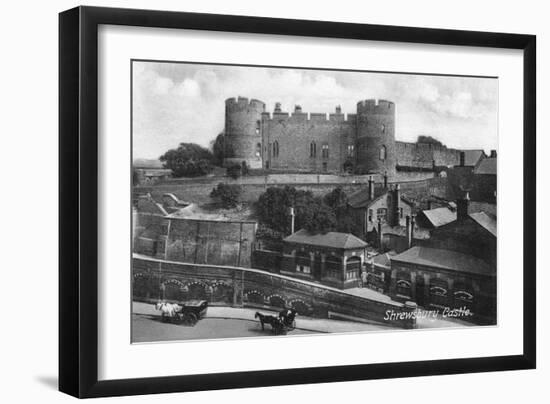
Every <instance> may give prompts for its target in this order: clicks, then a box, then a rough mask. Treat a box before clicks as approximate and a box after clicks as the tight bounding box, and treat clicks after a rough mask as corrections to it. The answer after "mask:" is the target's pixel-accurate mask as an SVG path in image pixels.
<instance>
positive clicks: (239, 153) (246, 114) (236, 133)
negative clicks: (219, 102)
mask: <svg viewBox="0 0 550 404" xmlns="http://www.w3.org/2000/svg"><path fill="white" fill-rule="evenodd" d="M264 111H265V104H264V103H263V102H261V101H258V100H254V99H252V100H249V99H248V98H244V97H239V98H229V99H227V100H226V101H225V136H224V166H226V167H227V166H230V165H232V164H242V162H243V161H244V162H245V163H246V164H247V166H248V167H250V168H261V167H262V159H261V142H262V137H261V134H260V121H261V115H262V112H264Z"/></svg>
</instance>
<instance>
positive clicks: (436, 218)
mask: <svg viewBox="0 0 550 404" xmlns="http://www.w3.org/2000/svg"><path fill="white" fill-rule="evenodd" d="M422 214H423V215H424V216H425V217H426V219H427V220H428V221H429V222H430V223H431V224H432V226H433V227H439V226H443V225H444V224H447V223H451V222H453V221H455V220H456V212H453V211H452V210H451V209H449V208H446V207H443V208H436V209H430V210H423V211H422Z"/></svg>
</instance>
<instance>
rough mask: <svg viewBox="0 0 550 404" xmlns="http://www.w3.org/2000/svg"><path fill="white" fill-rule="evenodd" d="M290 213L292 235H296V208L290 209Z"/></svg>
mask: <svg viewBox="0 0 550 404" xmlns="http://www.w3.org/2000/svg"><path fill="white" fill-rule="evenodd" d="M289 213H290V234H294V216H295V214H294V208H293V207H290V209H289Z"/></svg>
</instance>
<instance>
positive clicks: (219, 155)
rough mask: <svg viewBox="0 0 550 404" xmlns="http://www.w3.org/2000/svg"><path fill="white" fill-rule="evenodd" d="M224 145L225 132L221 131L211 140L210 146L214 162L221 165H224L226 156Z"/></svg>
mask: <svg viewBox="0 0 550 404" xmlns="http://www.w3.org/2000/svg"><path fill="white" fill-rule="evenodd" d="M224 145H225V135H224V132H221V133H220V134H218V136H216V139H214V140H213V141H211V142H210V147H211V149H212V156H213V160H212V164H214V165H216V166H219V167H221V166H222V165H223V157H224V153H225V152H224Z"/></svg>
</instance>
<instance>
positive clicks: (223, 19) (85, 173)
mask: <svg viewBox="0 0 550 404" xmlns="http://www.w3.org/2000/svg"><path fill="white" fill-rule="evenodd" d="M100 24H113V25H125V26H140V27H156V28H181V29H194V30H208V31H226V32H244V33H260V34H276V35H291V36H309V37H319V38H344V39H359V40H371V41H372V40H375V41H386V42H403V43H422V44H439V45H449V46H453V45H462V46H475V47H488V48H509V49H519V50H522V51H523V61H524V62H523V63H524V65H523V66H524V77H523V85H524V88H523V114H524V115H523V119H524V122H523V142H524V143H523V145H524V166H523V170H524V187H523V201H524V202H523V203H524V211H523V217H524V221H523V226H524V228H523V251H524V259H523V265H524V266H523V289H524V290H523V322H524V324H523V353H522V354H521V355H513V356H496V357H483V358H469V359H448V360H430V361H416V362H401V363H381V364H364V365H350V366H337V367H316V368H308V369H307V371H306V370H304V369H300V368H295V369H285V370H265V371H253V372H236V373H222V374H194V375H185V376H171V377H151V378H140V379H124V380H108V381H98V377H97V370H98V337H97V335H98V323H97V318H98V282H97V275H98V268H97V266H98V240H97V237H98V228H97V227H98V202H97V201H98V138H97V130H98V122H97V120H98V104H97V103H98V66H97V62H98V26H99V25H100ZM535 123H536V37H535V36H533V35H519V34H505V33H490V32H472V31H457V30H443V29H425V28H409V27H396V26H381V25H365V24H350V23H340V22H323V21H304V20H288V19H278V18H260V17H244V16H228V15H214V14H197V13H182V12H166V11H149V10H130V9H112V8H96V7H77V8H74V9H71V10H68V11H65V12H62V13H60V15H59V156H60V157H59V167H60V168H59V169H60V171H59V185H60V190H59V217H60V221H59V234H60V235H59V308H60V309H59V389H60V390H61V391H63V392H65V393H68V394H70V395H73V396H76V397H82V398H84V397H103V396H120V395H133V394H150V393H166V392H183V391H197V390H212V389H226V388H242V387H260V386H274V385H291V384H302V383H325V382H337V381H352V380H364V379H381V378H396V377H411V376H426V375H441V374H459V373H469V372H488V371H501V370H514V369H533V368H535V366H536V365H535V364H536V323H535V321H536V320H535V318H536V290H535V284H536V283H535V282H536V278H535V277H536V273H535V272H536V271H535V268H536V258H535V257H536V240H535V237H536V235H535V234H536V189H535V183H536V171H535V170H536V169H535V166H536V160H535V156H536V153H535V147H536V139H535V134H536V133H535V131H536V129H535V128H536V125H535Z"/></svg>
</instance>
